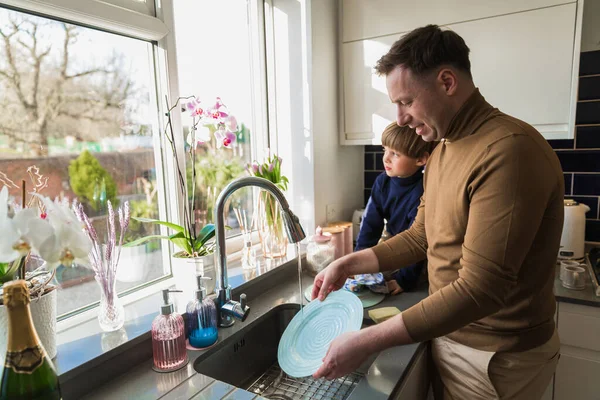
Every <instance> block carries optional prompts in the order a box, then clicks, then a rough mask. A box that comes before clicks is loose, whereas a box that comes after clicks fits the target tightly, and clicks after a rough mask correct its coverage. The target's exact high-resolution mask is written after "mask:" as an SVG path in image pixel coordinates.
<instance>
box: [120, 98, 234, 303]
mask: <svg viewBox="0 0 600 400" xmlns="http://www.w3.org/2000/svg"><path fill="white" fill-rule="evenodd" d="M166 106H167V112H166V115H165V116H166V125H165V127H164V129H163V134H164V135H165V137H166V139H167V141H168V142H169V144H170V146H171V151H172V153H173V159H174V160H175V163H176V170H177V176H176V181H177V190H178V191H179V196H180V198H182V199H184V201H183V206H182V214H181V217H182V221H181V222H180V223H174V222H171V221H163V220H158V219H150V218H134V219H135V220H137V221H140V222H146V223H152V224H158V225H162V226H165V227H166V228H168V229H169V230H170V231H172V232H171V233H170V234H169V235H149V236H145V237H142V238H139V239H137V240H134V241H132V242H129V243H127V244H126V245H125V246H126V247H130V246H136V245H140V244H143V243H146V242H148V241H151V240H169V241H170V242H171V243H173V245H174V246H175V247H176V248H177V249H178V250H179V251H177V252H175V253H174V254H173V257H172V259H171V261H172V271H173V276H174V278H175V280H176V285H177V287H178V288H179V289H182V290H183V291H184V292H185V294H184V296H180V298H186V299H188V300H189V299H191V296H192V294H193V290H194V289H195V288H196V274H202V275H203V276H205V277H207V278H210V280H209V281H208V283H207V285H206V287H207V292H208V293H211V292H212V291H213V290H214V286H215V279H216V273H215V269H214V248H215V242H214V236H215V226H214V224H205V225H204V226H201V224H200V221H199V218H198V215H199V213H198V212H197V211H198V210H197V209H196V208H197V204H198V202H197V199H196V192H197V190H196V182H197V176H196V174H197V162H198V158H197V156H196V153H197V151H198V150H199V148H201V146H205V145H206V144H208V143H213V141H214V143H215V144H214V146H213V147H214V148H215V149H216V150H221V149H231V148H233V147H234V146H235V143H236V139H237V135H236V132H237V129H238V126H237V121H236V119H235V117H234V116H233V115H231V114H230V113H229V111H228V109H227V107H226V106H225V104H224V103H223V102H222V100H221V99H220V98H219V97H217V98H216V100H215V102H214V103H211V104H209V105H208V106H207V107H205V106H204V104H203V103H202V102H201V101H200V100H199V99H198V98H197V97H196V96H189V97H180V98H178V99H177V101H176V102H175V104H173V105H169V103H168V101H167V104H166ZM175 110H180V111H181V112H183V113H186V115H188V116H189V118H191V123H190V126H189V132H188V133H187V135H186V137H185V148H184V151H185V157H184V158H185V161H184V160H183V158H182V157H179V154H178V150H177V146H176V133H175V129H174V127H173V119H172V117H173V116H172V113H173V112H174V111H175ZM186 163H188V164H189V165H190V166H191V168H189V169H186V165H185V164H186ZM187 171H191V173H189V174H188V173H187ZM188 175H189V176H188ZM177 305H178V309H180V310H181V309H185V304H183V303H182V302H181V301H179V300H178V301H177ZM181 305H183V308H182V307H181Z"/></svg>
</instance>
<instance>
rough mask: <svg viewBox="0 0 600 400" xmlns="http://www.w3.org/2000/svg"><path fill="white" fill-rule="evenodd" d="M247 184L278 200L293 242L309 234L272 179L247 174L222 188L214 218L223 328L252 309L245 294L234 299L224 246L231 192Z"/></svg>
mask: <svg viewBox="0 0 600 400" xmlns="http://www.w3.org/2000/svg"><path fill="white" fill-rule="evenodd" d="M246 186H255V187H258V188H261V189H263V190H266V191H268V192H270V193H271V194H272V195H273V196H274V197H275V199H276V200H277V202H278V203H279V205H280V206H281V210H282V215H283V221H284V225H285V229H286V233H287V235H288V239H289V240H290V242H291V243H298V242H300V241H301V240H302V239H304V238H305V237H306V235H305V233H304V229H302V225H300V220H299V219H298V217H297V216H296V215H295V214H294V213H293V212H292V210H290V206H289V204H288V202H287V200H286V198H285V196H284V195H283V193H282V192H281V190H279V189H278V188H277V186H275V184H274V183H273V182H271V181H269V180H267V179H264V178H259V177H256V176H246V177H243V178H238V179H235V180H234V181H232V182H231V183H230V184H229V185H227V186H226V187H225V189H223V190H222V191H221V193H220V194H219V197H218V198H217V202H216V205H215V211H214V221H215V236H216V241H217V243H216V253H217V269H218V275H217V282H216V290H217V299H216V305H217V312H218V314H219V326H222V327H227V326H231V325H233V323H234V322H235V320H234V317H236V318H239V319H242V320H244V319H246V317H247V315H248V312H249V308H248V307H247V306H246V305H245V297H244V301H243V302H242V304H241V305H240V303H238V302H236V301H233V300H231V287H230V286H229V278H228V275H227V251H226V249H225V221H224V216H223V214H224V212H225V202H226V201H227V199H228V198H229V196H231V194H232V193H233V192H235V191H236V190H238V189H240V188H243V187H246Z"/></svg>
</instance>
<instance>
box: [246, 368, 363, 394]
mask: <svg viewBox="0 0 600 400" xmlns="http://www.w3.org/2000/svg"><path fill="white" fill-rule="evenodd" d="M363 376H364V375H362V374H359V373H356V372H353V373H351V374H348V375H346V376H342V377H341V378H337V379H335V380H333V381H328V380H326V379H324V378H321V379H316V380H315V379H314V378H312V377H307V378H291V377H289V376H287V375H286V374H285V373H284V372H283V371H282V370H281V368H280V367H279V364H277V363H275V364H273V365H272V366H271V367H270V368H269V369H268V370H267V372H265V373H264V374H262V375H261V377H260V378H258V379H257V380H256V381H255V382H254V383H253V384H252V385H250V387H249V388H248V391H249V392H252V393H255V394H258V395H260V396H262V397H265V398H267V399H271V400H313V399H314V400H345V399H346V398H348V396H350V393H352V391H353V390H354V387H355V386H356V384H357V383H358V381H360V380H361V379H362V377H363Z"/></svg>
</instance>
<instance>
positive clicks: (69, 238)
mask: <svg viewBox="0 0 600 400" xmlns="http://www.w3.org/2000/svg"><path fill="white" fill-rule="evenodd" d="M34 168H35V166H34ZM33 171H34V172H33V176H32V181H33V182H34V188H33V195H32V196H30V198H29V201H26V194H25V193H26V190H25V181H23V183H22V186H21V187H20V189H22V190H21V192H22V193H23V195H22V202H21V205H20V206H19V205H17V204H15V202H13V201H10V199H9V193H8V187H7V186H6V185H8V186H10V187H11V188H18V186H17V185H15V184H14V183H13V182H12V181H10V180H4V183H5V186H4V187H3V188H2V190H1V191H0V231H1V232H2V238H1V239H0V282H6V281H8V280H12V279H17V278H24V279H26V280H27V281H28V285H29V287H30V296H31V299H32V303H31V314H32V318H33V323H34V325H35V327H36V331H37V332H38V335H39V337H40V340H41V342H42V344H43V346H44V348H45V349H46V351H47V352H48V354H49V356H50V357H54V356H55V355H56V290H55V287H54V286H52V285H49V282H50V280H51V279H52V277H53V273H54V270H55V269H56V267H58V266H59V265H64V266H71V265H72V264H73V263H75V262H78V263H82V264H84V265H85V264H87V253H88V251H89V250H90V248H91V243H90V241H89V240H88V238H87V237H86V236H85V234H84V232H83V226H82V224H80V223H79V221H78V220H77V218H76V216H75V214H74V213H73V211H72V210H71V209H70V207H69V205H68V203H67V202H52V201H51V200H49V199H48V198H46V197H43V196H41V195H39V193H38V192H39V191H40V190H41V189H43V188H44V187H46V185H47V179H44V177H43V176H42V175H40V174H39V172H38V171H37V168H35V169H34V170H33ZM28 172H30V171H29V170H28ZM30 175H32V172H30ZM34 178H35V179H34ZM28 262H29V263H30V264H32V265H33V266H34V267H39V268H36V269H35V271H33V273H28V274H26V273H25V267H26V265H27V263H28ZM4 319H6V310H4V306H3V305H0V357H4V354H5V346H6V343H5V340H6V337H7V332H5V329H6V327H7V325H8V324H7V323H6V321H4Z"/></svg>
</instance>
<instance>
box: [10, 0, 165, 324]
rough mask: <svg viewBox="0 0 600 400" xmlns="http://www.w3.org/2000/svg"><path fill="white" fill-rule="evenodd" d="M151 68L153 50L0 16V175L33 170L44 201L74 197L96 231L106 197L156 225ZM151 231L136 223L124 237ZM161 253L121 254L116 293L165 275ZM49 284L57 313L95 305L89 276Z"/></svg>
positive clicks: (85, 272) (62, 271) (25, 17)
mask: <svg viewBox="0 0 600 400" xmlns="http://www.w3.org/2000/svg"><path fill="white" fill-rule="evenodd" d="M153 67H154V66H153V61H152V44H151V43H148V42H144V41H141V40H136V39H131V38H127V37H124V36H119V35H115V34H111V33H106V32H101V31H97V30H94V29H90V28H85V27H81V26H77V25H74V24H68V23H64V22H59V21H54V20H52V19H49V18H44V17H38V16H33V15H29V14H26V13H23V12H18V11H12V10H7V9H4V8H0V173H1V174H4V176H6V177H8V178H10V179H11V180H12V181H14V182H17V183H20V182H21V179H25V180H26V181H27V182H29V178H28V176H27V169H28V168H29V166H31V165H36V166H37V168H39V171H40V173H41V174H43V175H44V176H46V177H48V186H47V187H46V188H45V189H44V191H43V194H44V195H47V196H49V197H51V198H55V197H59V198H60V197H68V198H70V199H74V198H78V199H79V200H80V201H81V202H82V204H84V207H85V208H86V212H88V215H91V216H92V217H93V221H94V225H95V227H96V229H97V230H98V231H99V232H100V233H101V232H104V231H105V230H106V201H107V200H108V199H110V200H111V202H112V203H113V204H114V205H116V204H118V203H120V202H122V201H125V200H128V201H129V202H130V205H131V210H132V214H133V215H134V216H137V217H146V218H158V201H157V200H158V196H162V195H164V194H158V193H157V191H156V169H157V165H155V159H156V152H158V151H159V149H155V148H154V145H153V134H157V133H155V132H153V129H152V126H153V125H154V126H155V125H156V122H155V121H156V119H157V116H156V114H155V112H153V109H154V108H155V107H151V103H150V102H151V101H152V100H151V99H156V95H155V92H156V89H155V81H154V78H153ZM159 168H160V166H159ZM0 176H2V175H0ZM9 189H10V193H11V195H13V196H19V193H20V188H18V187H11V188H9ZM153 229H155V228H154V227H152V226H147V225H145V224H140V223H134V224H132V227H131V229H130V230H129V232H128V237H127V239H128V240H134V239H136V238H137V237H141V236H145V235H147V234H153V233H157V232H154V231H153ZM161 249H162V247H161V243H153V244H151V245H148V246H141V247H139V248H134V249H129V250H127V251H125V252H123V253H122V256H121V260H122V261H121V265H120V268H119V270H120V275H119V276H117V290H118V291H123V290H127V289H130V288H132V287H135V286H139V285H143V284H145V283H146V282H148V281H151V280H154V279H158V278H160V277H161V276H163V275H165V273H168V268H165V266H163V263H162V253H161ZM56 279H57V282H56V283H57V284H58V285H59V292H58V313H59V314H66V313H70V312H73V311H75V310H77V309H80V308H84V307H86V306H88V305H90V304H91V303H93V302H95V301H97V300H98V299H99V297H100V295H99V293H100V292H99V288H98V285H97V283H96V282H95V281H94V276H93V272H92V270H91V269H89V268H86V267H84V266H79V265H77V266H74V267H70V268H66V267H63V266H60V267H59V268H58V269H57V273H56Z"/></svg>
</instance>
